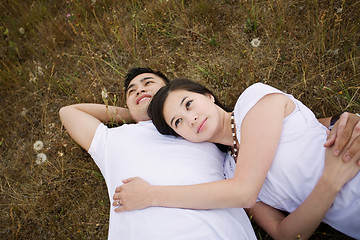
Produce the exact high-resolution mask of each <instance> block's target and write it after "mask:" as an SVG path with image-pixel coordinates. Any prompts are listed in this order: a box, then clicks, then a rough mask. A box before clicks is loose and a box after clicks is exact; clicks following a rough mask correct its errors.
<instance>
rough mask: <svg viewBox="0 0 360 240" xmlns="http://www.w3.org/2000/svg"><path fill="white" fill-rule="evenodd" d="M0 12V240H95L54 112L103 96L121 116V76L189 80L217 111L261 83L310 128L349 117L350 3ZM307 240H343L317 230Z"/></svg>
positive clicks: (103, 226)
mask: <svg viewBox="0 0 360 240" xmlns="http://www.w3.org/2000/svg"><path fill="white" fill-rule="evenodd" d="M0 12H1V15H0V32H1V34H2V38H1V39H0V47H1V49H0V81H1V82H0V86H1V88H0V99H1V105H0V126H1V128H0V129H1V131H0V156H1V161H0V164H1V165H0V206H1V207H0V225H1V226H0V234H1V238H2V239H106V236H107V228H108V211H109V210H108V209H109V199H108V197H107V190H106V186H105V183H104V180H103V178H102V177H101V174H100V172H99V170H98V169H97V167H96V165H95V164H94V163H93V161H92V160H91V158H90V157H89V156H88V155H87V153H86V152H85V151H83V150H82V149H80V147H79V146H78V145H76V144H75V143H74V142H73V141H72V140H71V139H70V138H69V136H68V135H67V133H66V132H65V131H64V129H63V128H62V127H61V123H60V121H59V118H58V110H59V108H60V107H61V106H64V105H67V104H73V103H76V102H97V103H102V102H103V99H102V97H101V91H102V90H103V89H104V88H106V89H107V91H108V92H109V97H108V99H106V101H107V102H108V104H111V105H118V106H123V104H124V96H123V94H122V78H123V76H124V74H125V73H126V70H128V69H129V68H131V67H135V66H150V67H152V68H154V69H157V70H161V71H163V72H164V73H166V74H167V75H169V76H170V77H180V76H186V77H190V78H192V79H194V80H196V81H200V82H202V83H204V84H206V85H207V86H208V87H210V88H212V89H214V90H215V92H216V93H217V94H218V95H219V96H220V98H221V99H222V100H223V101H224V102H225V103H226V104H227V105H232V104H234V102H235V100H236V98H237V97H238V95H239V94H240V93H241V92H242V90H243V89H245V88H246V87H247V86H248V85H250V84H252V83H254V82H265V83H268V84H270V85H273V86H275V87H278V88H280V89H282V90H284V91H287V92H289V93H292V94H293V95H294V96H295V97H297V98H299V99H301V100H302V101H303V102H304V103H305V104H307V105H308V106H309V107H310V108H311V109H312V110H313V111H314V112H315V113H316V115H317V116H318V117H324V116H329V115H332V114H335V113H338V112H340V111H345V110H346V111H351V112H356V111H359V107H360V98H359V91H360V90H359V89H360V80H359V70H360V69H359V50H360V29H359V28H360V26H359V23H358V20H359V19H358V17H359V16H360V2H359V1H355V0H353V1H349V0H343V1H330V0H327V1H313V0H302V1H293V0H290V1H271V0H268V1H255V0H253V1H235V0H208V1H205V0H197V1H190V0H182V1H173V0H169V1H168V0H157V1H150V0H122V1H110V0H97V1H91V0H68V1H45V0H36V1H26V0H25V1H24V0H11V1H5V0H3V1H0ZM254 38H259V39H260V40H261V43H260V46H259V47H257V48H254V47H252V46H251V44H250V42H251V40H252V39H254ZM37 140H41V141H43V143H44V148H43V149H41V150H40V151H39V153H40V152H41V153H45V154H46V156H47V161H46V162H45V163H43V164H36V155H37V153H38V152H36V151H35V150H34V149H33V144H34V142H35V141H37ZM255 228H256V232H257V234H258V237H259V239H270V238H269V237H268V236H267V235H266V234H264V233H263V232H262V231H261V230H260V229H259V228H258V227H256V225H255ZM313 239H348V238H347V237H346V236H344V235H342V234H341V233H338V232H337V231H335V230H333V229H331V228H329V227H327V226H325V225H322V226H321V227H320V228H319V229H318V230H317V232H316V233H315V234H314V236H313Z"/></svg>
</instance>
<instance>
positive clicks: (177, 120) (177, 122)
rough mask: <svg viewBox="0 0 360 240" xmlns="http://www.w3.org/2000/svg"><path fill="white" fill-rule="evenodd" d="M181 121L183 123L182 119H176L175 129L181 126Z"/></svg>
mask: <svg viewBox="0 0 360 240" xmlns="http://www.w3.org/2000/svg"><path fill="white" fill-rule="evenodd" d="M180 121H181V119H180V118H178V119H176V121H175V127H177V126H178V125H179V123H180Z"/></svg>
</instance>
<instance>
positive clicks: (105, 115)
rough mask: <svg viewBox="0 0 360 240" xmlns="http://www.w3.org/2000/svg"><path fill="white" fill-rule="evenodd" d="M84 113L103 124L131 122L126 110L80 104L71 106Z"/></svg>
mask: <svg viewBox="0 0 360 240" xmlns="http://www.w3.org/2000/svg"><path fill="white" fill-rule="evenodd" d="M72 107H75V108H77V109H79V110H81V111H83V112H85V113H88V114H90V115H92V116H93V117H95V118H97V119H99V120H100V121H101V122H103V123H108V122H115V123H120V124H123V123H128V122H131V121H132V118H131V115H130V113H129V110H128V109H127V108H122V107H114V106H106V105H104V104H93V103H81V104H75V105H72Z"/></svg>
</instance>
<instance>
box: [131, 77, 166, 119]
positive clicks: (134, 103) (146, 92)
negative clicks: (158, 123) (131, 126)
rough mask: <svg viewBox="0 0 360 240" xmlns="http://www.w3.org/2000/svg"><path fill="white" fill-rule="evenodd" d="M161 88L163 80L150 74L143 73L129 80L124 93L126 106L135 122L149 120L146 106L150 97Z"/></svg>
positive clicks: (163, 84) (163, 83)
mask: <svg viewBox="0 0 360 240" xmlns="http://www.w3.org/2000/svg"><path fill="white" fill-rule="evenodd" d="M163 86H165V82H164V80H163V79H162V78H161V77H159V76H157V75H155V74H152V73H143V74H140V75H138V76H136V77H135V78H134V79H133V80H131V82H130V84H129V87H128V90H127V91H126V104H127V106H128V108H129V111H130V114H131V116H132V118H133V119H134V121H135V122H140V121H146V120H150V118H149V116H148V114H147V109H148V106H149V104H150V101H151V99H152V97H153V96H154V95H155V94H156V93H157V91H159V89H160V88H161V87H163Z"/></svg>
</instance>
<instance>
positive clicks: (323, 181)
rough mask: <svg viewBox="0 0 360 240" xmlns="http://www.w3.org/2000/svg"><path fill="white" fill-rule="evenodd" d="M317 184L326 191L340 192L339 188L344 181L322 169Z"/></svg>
mask: <svg viewBox="0 0 360 240" xmlns="http://www.w3.org/2000/svg"><path fill="white" fill-rule="evenodd" d="M318 184H320V185H321V186H323V187H324V188H325V189H327V190H328V191H330V192H332V193H334V194H337V193H338V192H340V190H341V188H342V187H343V185H344V184H345V183H343V182H342V181H340V179H339V178H338V177H337V176H334V175H333V174H331V173H327V172H325V171H324V172H323V174H322V175H321V177H320V179H319V181H318Z"/></svg>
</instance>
